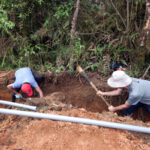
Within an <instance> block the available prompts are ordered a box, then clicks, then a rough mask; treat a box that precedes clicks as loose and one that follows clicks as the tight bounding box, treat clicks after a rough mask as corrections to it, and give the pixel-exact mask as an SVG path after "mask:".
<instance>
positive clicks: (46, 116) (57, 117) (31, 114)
mask: <svg viewBox="0 0 150 150" xmlns="http://www.w3.org/2000/svg"><path fill="white" fill-rule="evenodd" d="M0 113H3V114H10V115H19V116H27V117H34V118H43V119H51V120H59V121H67V122H75V123H83V124H89V125H96V126H102V127H109V128H116V129H123V130H129V131H135V132H143V133H150V128H148V127H142V126H135V125H129V124H121V123H114V122H106V121H99V120H93V119H87V118H79V117H68V116H61V115H54V114H45V113H39V112H27V111H20V110H13V109H12V110H9V109H4V108H0Z"/></svg>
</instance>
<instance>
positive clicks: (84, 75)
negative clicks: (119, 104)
mask: <svg viewBox="0 0 150 150" xmlns="http://www.w3.org/2000/svg"><path fill="white" fill-rule="evenodd" d="M77 71H78V72H79V73H80V74H81V75H82V76H83V77H84V78H85V79H86V80H87V81H88V83H89V84H90V85H91V86H92V88H93V89H94V90H95V91H96V92H98V89H97V88H96V86H95V85H94V84H93V82H92V81H91V80H90V79H89V77H88V76H87V75H86V73H85V72H84V70H83V69H82V68H81V67H80V66H78V67H77ZM99 96H100V97H101V99H102V100H103V101H104V103H105V104H106V105H107V106H110V104H109V103H108V102H107V101H106V100H105V98H104V97H103V96H102V95H99Z"/></svg>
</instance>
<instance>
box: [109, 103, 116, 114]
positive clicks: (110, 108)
mask: <svg viewBox="0 0 150 150" xmlns="http://www.w3.org/2000/svg"><path fill="white" fill-rule="evenodd" d="M108 110H109V111H111V112H115V111H116V110H115V107H114V106H112V105H111V106H109V107H108Z"/></svg>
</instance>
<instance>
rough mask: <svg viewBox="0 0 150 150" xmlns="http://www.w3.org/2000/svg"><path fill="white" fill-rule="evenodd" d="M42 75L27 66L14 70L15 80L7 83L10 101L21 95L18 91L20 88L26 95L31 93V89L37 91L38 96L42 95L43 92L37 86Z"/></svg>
mask: <svg viewBox="0 0 150 150" xmlns="http://www.w3.org/2000/svg"><path fill="white" fill-rule="evenodd" d="M42 79H43V78H42V77H41V76H40V75H39V74H38V73H37V72H35V71H33V70H31V69H30V68H29V67H24V68H20V69H19V70H17V71H16V72H15V81H14V83H12V84H9V85H7V88H8V89H9V90H10V91H12V93H13V94H12V102H15V99H16V98H21V97H22V95H21V94H20V93H19V91H20V90H21V91H22V92H23V93H25V94H27V95H28V96H32V95H33V89H32V88H35V90H36V91H37V92H38V93H39V96H40V97H43V92H42V90H41V88H40V87H39V84H40V83H41V81H42Z"/></svg>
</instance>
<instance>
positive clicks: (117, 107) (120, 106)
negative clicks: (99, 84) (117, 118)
mask: <svg viewBox="0 0 150 150" xmlns="http://www.w3.org/2000/svg"><path fill="white" fill-rule="evenodd" d="M130 106H131V104H129V103H128V102H127V101H126V102H125V103H124V104H122V105H119V106H116V107H114V106H109V107H108V110H109V111H111V112H115V111H118V110H123V109H126V108H129V107H130Z"/></svg>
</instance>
